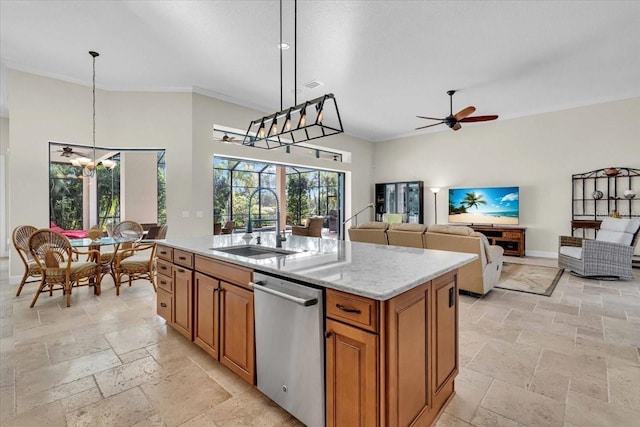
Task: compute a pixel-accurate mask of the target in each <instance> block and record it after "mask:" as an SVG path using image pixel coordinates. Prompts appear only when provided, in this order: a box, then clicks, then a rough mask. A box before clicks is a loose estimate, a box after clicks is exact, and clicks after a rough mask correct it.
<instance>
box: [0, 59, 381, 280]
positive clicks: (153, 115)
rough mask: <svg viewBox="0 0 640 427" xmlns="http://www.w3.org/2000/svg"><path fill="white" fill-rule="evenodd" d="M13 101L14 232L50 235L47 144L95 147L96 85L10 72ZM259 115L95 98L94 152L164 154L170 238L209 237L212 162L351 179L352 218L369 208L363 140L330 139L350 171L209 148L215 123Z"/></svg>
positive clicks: (196, 102)
mask: <svg viewBox="0 0 640 427" xmlns="http://www.w3.org/2000/svg"><path fill="white" fill-rule="evenodd" d="M9 103H10V120H11V127H10V130H9V141H10V144H9V145H10V148H11V156H10V157H9V165H8V174H9V180H10V182H11V183H18V182H19V183H20V184H19V185H17V184H16V185H14V184H11V185H10V186H9V190H8V192H7V195H8V199H9V202H10V203H9V205H10V207H9V214H8V229H13V228H14V227H15V226H17V225H20V224H33V225H34V226H37V227H45V226H47V224H48V217H49V208H48V198H49V190H48V162H49V157H48V148H49V145H48V143H49V141H60V142H69V143H76V144H85V145H86V144H91V125H92V122H91V116H92V111H91V87H86V86H80V85H76V84H72V83H67V82H62V81H58V80H54V79H50V78H45V77H40V76H36V75H32V74H28V73H24V72H20V71H15V70H10V73H9ZM262 115H264V113H263V112H258V111H254V110H251V109H248V108H244V107H240V106H237V105H234V104H230V103H227V102H224V101H220V100H216V99H213V98H209V97H206V96H203V95H198V94H193V93H175V92H174V93H170V92H163V93H157V92H105V91H102V90H98V91H97V93H96V145H97V146H102V147H109V148H119V147H122V148H155V149H165V150H166V173H167V224H168V225H169V230H168V235H169V236H172V237H187V236H197V235H203V234H212V228H213V225H212V224H213V195H212V186H213V171H212V158H213V155H214V154H218V155H224V156H234V157H242V158H252V159H262V160H268V161H274V162H281V163H294V164H301V165H307V166H311V167H318V168H327V169H335V170H341V171H345V172H346V173H347V190H346V193H347V194H346V200H347V207H346V211H347V212H346V213H347V216H348V213H349V212H350V211H351V205H350V203H349V202H351V201H353V205H354V206H355V207H356V208H357V207H360V206H364V205H366V204H367V203H368V202H369V201H370V199H371V195H372V193H373V190H372V182H373V179H372V170H371V160H372V158H373V157H372V156H373V154H372V153H373V146H372V145H371V144H370V143H368V142H366V141H363V140H359V139H357V138H353V137H350V136H347V135H337V136H333V137H330V138H325V139H323V140H322V144H324V145H326V146H332V147H335V148H338V149H340V150H343V151H349V152H352V153H353V155H352V158H353V159H354V160H353V162H352V163H338V164H337V163H336V162H331V161H325V160H318V159H313V158H306V157H305V158H296V156H291V155H286V154H285V153H275V152H273V151H267V150H259V149H256V148H248V147H242V146H237V145H229V144H223V143H216V142H213V141H212V131H213V124H214V123H216V124H219V125H223V126H229V127H234V128H238V129H244V128H245V127H246V126H248V123H249V121H250V120H253V119H255V118H256V117H259V116H262ZM318 145H321V144H318ZM347 157H349V156H347ZM352 175H355V176H357V177H358V179H357V180H355V179H352ZM26 176H28V179H25V177H26ZM183 212H188V217H183V215H182V214H183ZM199 213H202V217H199V216H198V214H199ZM21 269H22V265H21V264H20V263H19V260H18V259H17V255H16V254H12V260H11V265H10V275H11V276H16V275H18V274H21V273H22V271H21Z"/></svg>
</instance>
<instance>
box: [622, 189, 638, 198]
mask: <svg viewBox="0 0 640 427" xmlns="http://www.w3.org/2000/svg"><path fill="white" fill-rule="evenodd" d="M634 197H636V193H635V192H634V191H633V190H624V198H625V199H629V200H631V199H633V198H634Z"/></svg>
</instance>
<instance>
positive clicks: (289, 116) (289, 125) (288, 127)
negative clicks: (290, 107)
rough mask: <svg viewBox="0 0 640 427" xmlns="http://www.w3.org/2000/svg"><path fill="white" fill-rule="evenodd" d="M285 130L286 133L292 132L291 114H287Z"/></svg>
mask: <svg viewBox="0 0 640 427" xmlns="http://www.w3.org/2000/svg"><path fill="white" fill-rule="evenodd" d="M284 130H285V131H286V132H289V131H290V130H291V113H290V112H289V113H287V117H286V118H285V121H284Z"/></svg>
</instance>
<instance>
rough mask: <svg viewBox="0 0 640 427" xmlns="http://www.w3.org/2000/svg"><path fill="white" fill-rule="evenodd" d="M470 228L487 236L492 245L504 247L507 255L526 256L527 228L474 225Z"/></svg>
mask: <svg viewBox="0 0 640 427" xmlns="http://www.w3.org/2000/svg"><path fill="white" fill-rule="evenodd" d="M469 227H471V228H473V230H474V231H479V232H480V233H482V234H484V235H485V236H487V239H489V242H490V243H491V244H492V245H498V246H502V247H503V248H504V254H505V255H512V256H519V257H523V256H524V250H525V231H526V230H527V229H526V227H511V226H509V227H507V226H500V225H474V224H471V225H470V226H469Z"/></svg>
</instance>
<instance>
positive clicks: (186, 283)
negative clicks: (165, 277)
mask: <svg viewBox="0 0 640 427" xmlns="http://www.w3.org/2000/svg"><path fill="white" fill-rule="evenodd" d="M192 316H193V271H191V270H189V269H188V268H184V267H179V266H177V265H174V266H173V325H172V326H173V327H174V329H175V330H176V331H178V332H180V333H181V334H182V335H184V336H185V337H187V338H188V339H189V340H193V317H192Z"/></svg>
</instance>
